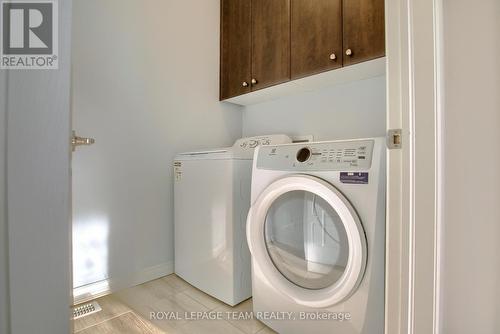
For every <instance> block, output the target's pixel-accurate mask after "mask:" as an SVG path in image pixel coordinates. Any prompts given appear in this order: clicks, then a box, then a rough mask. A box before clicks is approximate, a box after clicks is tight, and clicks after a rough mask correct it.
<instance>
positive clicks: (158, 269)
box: [73, 261, 174, 305]
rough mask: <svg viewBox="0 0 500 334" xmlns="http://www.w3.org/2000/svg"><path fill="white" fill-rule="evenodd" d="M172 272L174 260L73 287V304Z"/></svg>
mask: <svg viewBox="0 0 500 334" xmlns="http://www.w3.org/2000/svg"><path fill="white" fill-rule="evenodd" d="M173 273H174V261H169V262H165V263H162V264H159V265H156V266H152V267H149V268H145V269H143V270H141V271H138V272H135V273H133V274H131V275H129V276H127V277H120V278H109V279H106V280H102V281H99V282H95V283H91V284H89V285H85V286H82V287H78V288H75V289H73V295H74V304H75V305H76V304H81V303H84V302H87V301H90V300H93V299H96V298H99V297H102V296H105V295H109V294H111V293H113V292H116V291H119V290H122V289H126V288H129V287H132V286H136V285H139V284H143V283H146V282H149V281H152V280H155V279H158V278H161V277H164V276H167V275H170V274H173Z"/></svg>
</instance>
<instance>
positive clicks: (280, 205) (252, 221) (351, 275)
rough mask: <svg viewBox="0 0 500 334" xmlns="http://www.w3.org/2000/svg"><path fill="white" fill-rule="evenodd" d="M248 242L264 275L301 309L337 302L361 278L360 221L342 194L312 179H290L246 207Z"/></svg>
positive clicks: (363, 255) (363, 263) (362, 245)
mask: <svg viewBox="0 0 500 334" xmlns="http://www.w3.org/2000/svg"><path fill="white" fill-rule="evenodd" d="M247 238H248V244H249V247H250V251H251V253H252V256H253V259H254V261H256V262H257V263H258V265H259V268H260V269H261V271H262V273H263V275H264V276H265V277H266V278H267V279H268V280H269V281H270V283H271V284H272V285H273V287H275V288H276V289H278V290H280V291H281V292H282V293H284V294H285V295H287V296H289V297H291V298H292V299H293V300H294V301H295V302H296V303H298V304H301V305H305V306H308V307H317V308H320V307H328V306H331V305H334V304H337V303H339V302H341V301H343V300H345V299H346V298H348V297H349V296H350V295H351V294H352V293H353V292H354V291H355V290H356V288H357V287H358V285H359V283H360V282H361V280H362V278H363V275H364V271H365V267H366V258H367V247H366V238H365V234H364V230H363V227H362V225H361V222H360V220H359V217H358V215H357V213H356V211H355V210H354V208H353V207H352V206H351V204H350V203H349V201H348V200H347V199H346V198H345V197H344V196H343V195H342V193H340V192H339V191H338V190H337V189H336V188H335V187H333V186H332V185H331V184H329V183H327V182H325V181H324V180H321V179H319V178H316V177H312V176H308V175H292V176H288V177H285V178H283V179H280V180H278V181H276V182H274V183H272V184H271V185H270V186H269V187H267V188H266V189H265V190H264V191H263V192H262V194H261V195H260V196H259V198H258V199H257V201H256V202H255V204H254V205H253V206H252V208H251V209H250V213H249V216H248V222H247Z"/></svg>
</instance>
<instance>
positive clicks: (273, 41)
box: [247, 0, 290, 90]
mask: <svg viewBox="0 0 500 334" xmlns="http://www.w3.org/2000/svg"><path fill="white" fill-rule="evenodd" d="M247 1H249V0H247ZM249 2H250V1H249ZM251 3H252V25H251V26H252V80H254V82H253V83H252V90H257V89H261V88H265V87H268V86H272V85H275V84H279V83H282V82H285V81H289V80H290V0H251Z"/></svg>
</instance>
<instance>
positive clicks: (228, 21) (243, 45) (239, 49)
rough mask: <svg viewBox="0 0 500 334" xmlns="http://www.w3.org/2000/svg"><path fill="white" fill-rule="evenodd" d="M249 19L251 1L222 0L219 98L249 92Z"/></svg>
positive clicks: (250, 73) (250, 48) (250, 45)
mask: <svg viewBox="0 0 500 334" xmlns="http://www.w3.org/2000/svg"><path fill="white" fill-rule="evenodd" d="M251 21H252V19H251V1H250V0H221V60H220V99H221V100H224V99H228V98H230V97H233V96H237V95H241V94H245V93H249V92H250V91H251V83H250V80H251V78H252V72H251V70H252V68H251V50H252V44H251V43H252V41H251Z"/></svg>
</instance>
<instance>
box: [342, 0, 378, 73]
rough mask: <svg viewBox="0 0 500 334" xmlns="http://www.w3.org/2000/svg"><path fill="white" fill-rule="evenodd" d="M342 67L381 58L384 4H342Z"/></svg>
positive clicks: (358, 0)
mask: <svg viewBox="0 0 500 334" xmlns="http://www.w3.org/2000/svg"><path fill="white" fill-rule="evenodd" d="M342 15H343V22H344V33H343V35H344V66H346V65H351V64H356V63H360V62H363V61H367V60H370V59H374V58H379V57H383V56H384V55H385V18H384V17H385V15H384V0H344V1H343V14H342Z"/></svg>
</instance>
